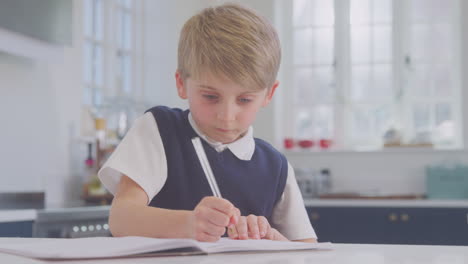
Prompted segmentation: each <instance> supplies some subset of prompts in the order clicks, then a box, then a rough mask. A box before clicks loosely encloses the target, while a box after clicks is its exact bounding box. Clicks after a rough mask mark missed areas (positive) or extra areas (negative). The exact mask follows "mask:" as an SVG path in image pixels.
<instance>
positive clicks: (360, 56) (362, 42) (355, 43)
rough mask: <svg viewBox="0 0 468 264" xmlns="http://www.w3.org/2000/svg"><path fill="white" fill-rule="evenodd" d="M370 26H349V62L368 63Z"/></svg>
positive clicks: (369, 58)
mask: <svg viewBox="0 0 468 264" xmlns="http://www.w3.org/2000/svg"><path fill="white" fill-rule="evenodd" d="M370 30H371V28H370V27H352V28H351V62H352V63H369V62H370V61H371V48H370V47H371V46H370Z"/></svg>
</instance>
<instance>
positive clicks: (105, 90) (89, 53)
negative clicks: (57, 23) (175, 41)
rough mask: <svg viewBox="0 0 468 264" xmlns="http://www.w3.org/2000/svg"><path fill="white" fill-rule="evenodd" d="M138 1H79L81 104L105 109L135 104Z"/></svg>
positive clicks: (139, 90) (138, 58) (140, 95)
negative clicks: (80, 17)
mask: <svg viewBox="0 0 468 264" xmlns="http://www.w3.org/2000/svg"><path fill="white" fill-rule="evenodd" d="M141 5H142V1H135V0H116V1H109V0H85V1H83V23H84V30H83V33H84V38H83V50H84V52H83V56H84V63H83V67H84V68H83V73H84V76H83V83H84V98H83V103H84V105H87V106H91V107H93V108H95V109H99V108H106V107H109V105H112V104H115V103H116V101H119V102H122V101H126V102H130V101H132V102H133V101H139V100H142V98H143V88H142V85H141V80H142V76H141V72H143V71H141V69H140V67H142V66H141V65H142V64H143V63H142V56H141V54H142V50H143V49H142V48H141V47H142V34H141V32H142V31H141V25H142V17H143V15H142V14H143V12H142V10H143V7H142V6H141Z"/></svg>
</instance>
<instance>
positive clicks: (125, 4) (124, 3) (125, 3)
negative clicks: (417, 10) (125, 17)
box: [118, 0, 132, 9]
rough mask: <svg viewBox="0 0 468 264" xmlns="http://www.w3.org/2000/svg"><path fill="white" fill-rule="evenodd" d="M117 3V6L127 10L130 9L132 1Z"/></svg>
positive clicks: (120, 0) (123, 0)
mask: <svg viewBox="0 0 468 264" xmlns="http://www.w3.org/2000/svg"><path fill="white" fill-rule="evenodd" d="M118 1H119V5H121V6H123V7H125V8H127V9H130V8H132V0H118Z"/></svg>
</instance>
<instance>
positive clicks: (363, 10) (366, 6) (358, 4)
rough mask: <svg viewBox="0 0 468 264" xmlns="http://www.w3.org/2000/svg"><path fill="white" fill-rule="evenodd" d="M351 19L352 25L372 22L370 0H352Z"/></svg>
mask: <svg viewBox="0 0 468 264" xmlns="http://www.w3.org/2000/svg"><path fill="white" fill-rule="evenodd" d="M350 20H351V21H350V23H351V24H352V25H360V24H361V25H362V24H366V25H367V24H369V23H370V22H371V9H370V0H351V6H350Z"/></svg>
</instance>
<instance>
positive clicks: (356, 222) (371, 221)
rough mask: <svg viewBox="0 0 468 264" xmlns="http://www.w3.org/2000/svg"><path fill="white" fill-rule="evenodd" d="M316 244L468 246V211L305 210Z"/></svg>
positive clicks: (433, 209) (402, 209)
mask: <svg viewBox="0 0 468 264" xmlns="http://www.w3.org/2000/svg"><path fill="white" fill-rule="evenodd" d="M307 212H308V214H309V218H310V221H311V223H312V225H313V226H314V229H315V231H316V232H317V236H318V238H319V241H321V242H324V241H331V242H335V243H370V244H423V245H468V208H433V207H424V208H414V207H409V208H405V207H336V206H333V207H320V206H318V207H314V206H309V207H307Z"/></svg>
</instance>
